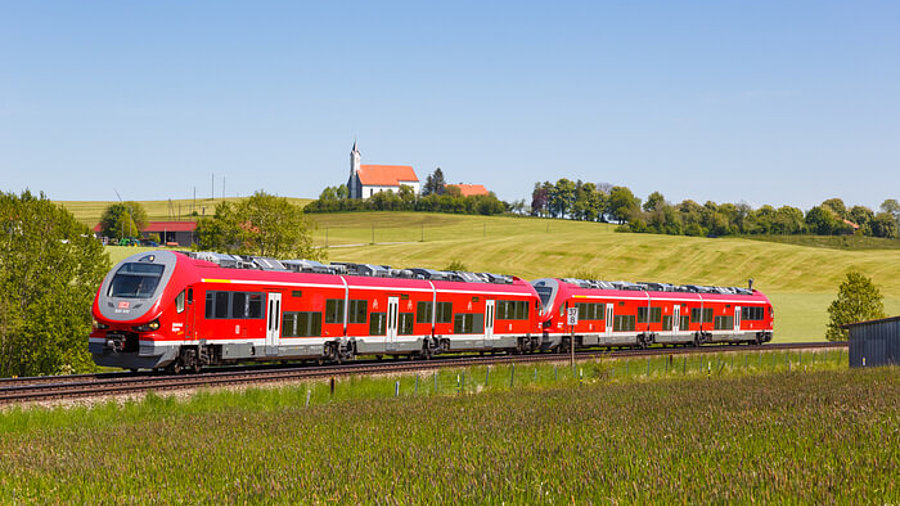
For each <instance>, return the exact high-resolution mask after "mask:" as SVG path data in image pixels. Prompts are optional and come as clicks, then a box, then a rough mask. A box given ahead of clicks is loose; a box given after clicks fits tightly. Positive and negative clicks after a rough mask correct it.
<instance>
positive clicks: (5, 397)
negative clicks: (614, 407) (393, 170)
mask: <svg viewBox="0 0 900 506" xmlns="http://www.w3.org/2000/svg"><path fill="white" fill-rule="evenodd" d="M846 346H847V344H846V343H845V342H818V343H775V344H765V345H761V346H756V345H751V346H746V345H745V346H728V345H713V346H705V347H700V348H659V347H656V348H648V349H630V350H615V351H597V350H590V351H581V352H579V353H578V354H577V355H576V359H577V360H578V361H585V360H591V359H598V358H609V359H629V358H637V357H651V356H662V355H685V354H716V353H723V352H724V353H738V352H746V351H761V352H777V351H794V350H798V351H803V350H808V349H823V348H845V347H846ZM568 361H569V356H568V355H566V354H560V353H537V354H526V355H508V354H504V355H484V356H481V355H457V356H454V357H447V358H435V359H432V360H415V361H410V360H406V361H374V360H373V361H353V362H346V363H343V364H335V365H325V366H312V367H310V366H301V367H296V366H293V367H277V368H276V367H248V368H239V369H237V370H235V368H229V369H223V370H217V371H209V372H201V373H199V374H186V375H172V376H168V375H160V374H155V373H147V374H133V373H101V374H96V375H71V376H55V377H54V376H41V377H37V378H11V379H8V380H5V381H4V382H2V383H0V404H9V403H13V402H31V401H41V400H59V399H76V398H84V397H99V396H108V395H121V394H133V393H143V392H148V391H151V390H152V391H176V390H184V389H191V388H200V387H217V386H237V385H249V384H264V383H271V382H278V381H299V380H310V379H320V378H329V377H341V376H350V375H364V374H391V373H402V372H414V371H425V370H429V371H430V370H437V369H446V368H454V367H472V366H482V365H494V364H503V363H539V362H568ZM54 379H55V380H56V381H54ZM36 380H37V381H36Z"/></svg>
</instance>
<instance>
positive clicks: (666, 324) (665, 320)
mask: <svg viewBox="0 0 900 506" xmlns="http://www.w3.org/2000/svg"><path fill="white" fill-rule="evenodd" d="M662 329H663V330H672V315H668V314H667V315H663V317H662Z"/></svg>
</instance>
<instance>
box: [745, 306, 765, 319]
mask: <svg viewBox="0 0 900 506" xmlns="http://www.w3.org/2000/svg"><path fill="white" fill-rule="evenodd" d="M741 318H742V319H744V320H755V321H758V320H765V319H766V318H765V310H764V309H763V308H762V307H742V308H741Z"/></svg>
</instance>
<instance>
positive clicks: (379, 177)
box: [347, 142, 420, 199]
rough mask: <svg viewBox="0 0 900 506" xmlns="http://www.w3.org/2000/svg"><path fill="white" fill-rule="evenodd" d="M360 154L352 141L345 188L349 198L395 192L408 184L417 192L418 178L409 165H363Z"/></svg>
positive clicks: (364, 197)
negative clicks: (348, 174)
mask: <svg viewBox="0 0 900 506" xmlns="http://www.w3.org/2000/svg"><path fill="white" fill-rule="evenodd" d="M361 160H362V154H361V153H360V152H359V149H358V148H357V147H356V142H354V143H353V148H352V149H351V150H350V179H348V180H347V189H348V190H349V192H350V198H351V199H367V198H369V197H371V196H373V195H375V194H376V193H379V192H383V191H389V192H394V193H397V192H399V191H400V186H401V185H406V186H409V187H410V188H412V189H413V192H414V193H415V194H417V195H418V193H419V186H420V185H419V178H418V177H417V176H416V171H415V170H413V168H412V167H411V166H409V165H363V164H362V163H360V162H361Z"/></svg>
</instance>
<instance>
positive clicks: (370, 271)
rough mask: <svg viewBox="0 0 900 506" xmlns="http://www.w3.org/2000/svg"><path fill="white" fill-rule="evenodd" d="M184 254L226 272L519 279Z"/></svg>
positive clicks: (207, 253) (500, 282) (477, 280)
mask: <svg viewBox="0 0 900 506" xmlns="http://www.w3.org/2000/svg"><path fill="white" fill-rule="evenodd" d="M183 254H185V255H187V256H188V257H190V258H192V259H195V260H202V261H206V262H211V263H213V264H216V265H218V266H219V267H223V268H226V269H244V270H262V271H276V272H277V271H281V272H298V273H309V274H333V275H349V276H360V277H371V278H394V279H414V280H430V281H455V282H462V283H490V284H498V285H511V284H513V283H514V282H515V281H516V280H517V279H518V278H516V277H515V276H509V275H505V274H494V273H491V272H468V271H441V270H436V269H428V268H421V267H415V268H406V269H394V268H392V267H391V266H389V265H377V264H357V263H351V262H331V263H330V264H324V263H321V262H317V261H315V260H303V259H297V260H277V259H275V258H271V257H262V256H250V255H230V254H227V253H214V252H211V251H190V252H183Z"/></svg>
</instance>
